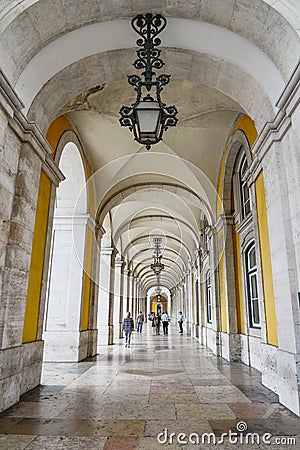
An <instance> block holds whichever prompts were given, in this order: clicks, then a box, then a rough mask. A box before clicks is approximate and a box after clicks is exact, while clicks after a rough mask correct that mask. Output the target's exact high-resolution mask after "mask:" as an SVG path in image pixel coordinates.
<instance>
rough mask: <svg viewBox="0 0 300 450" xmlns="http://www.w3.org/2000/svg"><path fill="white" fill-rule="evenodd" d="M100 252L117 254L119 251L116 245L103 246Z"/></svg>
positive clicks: (102, 253)
mask: <svg viewBox="0 0 300 450" xmlns="http://www.w3.org/2000/svg"><path fill="white" fill-rule="evenodd" d="M100 253H101V255H111V256H116V255H117V253H118V252H117V250H116V249H115V247H102V248H101V250H100Z"/></svg>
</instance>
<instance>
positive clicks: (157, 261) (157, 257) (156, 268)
mask: <svg viewBox="0 0 300 450" xmlns="http://www.w3.org/2000/svg"><path fill="white" fill-rule="evenodd" d="M153 242H154V244H155V249H154V252H155V253H154V255H153V258H154V262H153V264H151V269H152V270H153V272H154V273H155V275H157V276H158V275H159V274H160V273H161V271H162V270H163V269H164V268H165V266H164V264H163V263H162V262H161V258H162V255H161V249H160V244H161V242H162V238H154V239H153Z"/></svg>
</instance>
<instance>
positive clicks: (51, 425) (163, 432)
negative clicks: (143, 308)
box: [0, 325, 300, 450]
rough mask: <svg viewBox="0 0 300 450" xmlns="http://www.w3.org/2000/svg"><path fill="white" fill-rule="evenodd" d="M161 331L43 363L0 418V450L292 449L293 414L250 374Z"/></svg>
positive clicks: (299, 444)
mask: <svg viewBox="0 0 300 450" xmlns="http://www.w3.org/2000/svg"><path fill="white" fill-rule="evenodd" d="M170 328H171V330H170V333H169V335H167V336H163V335H159V336H156V335H152V332H151V328H150V327H149V325H148V328H145V329H144V330H143V333H142V334H141V335H136V334H135V335H134V337H133V342H132V346H131V348H124V345H123V342H122V341H120V342H119V343H118V344H115V345H113V346H110V347H103V351H102V352H101V354H99V355H98V356H97V357H95V358H92V359H89V360H86V361H84V362H81V363H76V364H72V363H55V364H54V363H53V364H52V363H46V364H44V368H43V378H42V385H41V386H40V387H38V388H36V389H34V390H33V391H31V392H29V393H27V394H25V395H23V396H22V398H21V401H20V402H19V403H18V404H17V405H15V406H13V407H12V408H10V409H9V410H7V411H6V412H4V413H2V414H1V415H0V449H1V450H23V449H27V450H43V449H45V450H48V449H49V450H51V449H55V450H61V449H70V450H77V449H82V450H85V449H87V450H102V449H104V450H134V449H140V450H156V449H163V448H168V449H173V448H174V449H188V450H191V449H204V448H209V447H210V448H219V449H225V450H226V449H238V448H249V449H250V448H251V449H259V448H262V449H270V447H271V448H276V449H283V448H284V449H287V448H295V449H296V448H298V449H299V448H300V419H299V418H297V417H296V416H295V415H294V414H293V413H291V412H290V411H289V410H287V409H286V408H284V407H283V406H282V405H280V404H279V403H278V397H277V395H275V394H274V393H273V392H271V391H270V390H268V389H266V388H265V387H264V386H262V384H261V382H260V374H259V372H257V371H256V370H253V369H250V368H249V367H247V366H245V365H243V364H239V363H233V364H232V363H231V364H229V363H228V362H226V361H225V360H223V359H221V358H217V357H216V356H214V355H213V354H212V353H211V352H210V351H209V350H207V349H205V348H204V347H202V346H200V345H199V343H198V342H197V341H195V340H192V339H191V338H189V337H188V336H186V335H180V334H178V330H177V329H176V326H175V325H173V326H171V327H170ZM229 430H231V431H230V432H229ZM172 433H173V434H172ZM180 433H183V434H181V435H180ZM205 433H206V434H205ZM208 433H209V434H210V435H209V436H208ZM222 433H226V435H225V436H224V437H222ZM230 433H236V434H231V435H229V434H230ZM253 433H256V434H253ZM266 433H268V434H266ZM247 434H248V437H247V439H246V435H247ZM297 435H298V436H297ZM263 438H264V439H265V442H263ZM208 439H210V440H211V444H210V445H209V444H208ZM213 439H215V444H214V441H213ZM291 439H292V440H291ZM295 439H296V440H297V441H296V443H295ZM236 440H238V443H236ZM247 440H248V443H247Z"/></svg>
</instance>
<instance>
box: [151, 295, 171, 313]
mask: <svg viewBox="0 0 300 450" xmlns="http://www.w3.org/2000/svg"><path fill="white" fill-rule="evenodd" d="M157 302H158V301H157V297H154V298H153V299H152V300H151V312H153V313H156V304H157ZM158 303H161V306H162V308H161V310H162V312H164V311H167V306H168V301H167V299H166V297H161V298H160V301H159V302H158Z"/></svg>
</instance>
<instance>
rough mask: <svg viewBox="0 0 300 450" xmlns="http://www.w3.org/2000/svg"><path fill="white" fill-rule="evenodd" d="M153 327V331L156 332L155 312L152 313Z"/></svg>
mask: <svg viewBox="0 0 300 450" xmlns="http://www.w3.org/2000/svg"><path fill="white" fill-rule="evenodd" d="M151 327H152V333H154V332H155V328H156V325H155V314H154V313H152V314H151Z"/></svg>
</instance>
